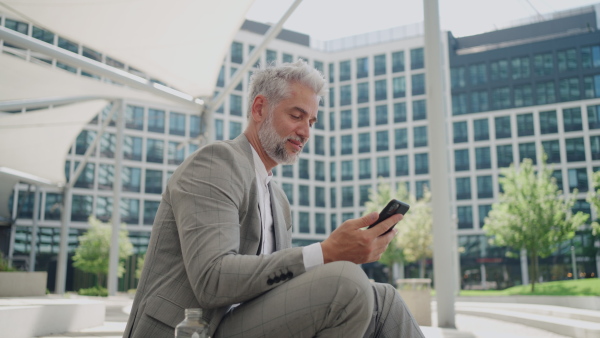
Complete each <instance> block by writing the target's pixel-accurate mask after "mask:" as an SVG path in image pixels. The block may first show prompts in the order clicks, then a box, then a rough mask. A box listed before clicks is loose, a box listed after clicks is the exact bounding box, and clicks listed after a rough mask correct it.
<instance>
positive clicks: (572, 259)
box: [571, 246, 577, 279]
mask: <svg viewBox="0 0 600 338" xmlns="http://www.w3.org/2000/svg"><path fill="white" fill-rule="evenodd" d="M571 266H572V268H573V279H577V263H576V262H575V247H574V246H571Z"/></svg>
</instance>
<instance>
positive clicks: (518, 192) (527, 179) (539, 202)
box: [483, 154, 588, 292]
mask: <svg viewBox="0 0 600 338" xmlns="http://www.w3.org/2000/svg"><path fill="white" fill-rule="evenodd" d="M542 157H543V159H542V161H541V163H540V165H539V168H538V171H537V172H536V170H535V168H534V166H533V163H532V161H531V159H528V158H527V159H524V160H523V162H522V163H521V165H520V166H519V168H518V169H517V168H515V166H514V164H511V165H510V167H509V168H503V169H501V170H500V173H501V177H500V179H499V182H500V184H501V185H502V189H503V190H504V192H503V193H501V194H500V196H499V198H498V202H497V203H494V204H493V205H492V210H491V211H490V213H489V214H488V217H486V219H485V224H484V227H483V229H484V231H485V232H486V235H488V236H492V240H491V242H492V243H493V244H494V245H498V246H507V247H508V249H509V255H511V256H513V257H516V256H517V255H518V251H520V250H521V249H526V250H527V254H528V255H529V259H530V260H529V261H530V264H531V265H532V268H531V269H530V272H531V273H530V274H531V277H532V278H531V280H532V283H531V292H533V291H534V290H535V281H536V280H537V278H538V274H539V265H538V257H541V258H545V257H548V256H549V255H550V254H552V253H553V252H554V251H555V250H556V249H557V247H558V245H560V243H561V242H563V241H566V240H569V239H571V238H573V236H574V235H575V230H577V228H579V227H580V226H581V225H582V224H584V223H585V221H586V220H587V218H588V215H587V214H584V213H582V212H577V214H575V215H573V214H572V212H571V208H572V207H573V205H574V203H575V196H576V194H577V191H574V192H573V194H572V195H570V196H567V195H565V196H561V195H562V191H561V190H559V189H558V186H557V185H556V180H555V179H554V178H553V177H552V169H551V168H547V167H546V155H545V154H544V155H543V156H542ZM510 250H514V251H510Z"/></svg>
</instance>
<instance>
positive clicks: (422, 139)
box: [413, 126, 427, 148]
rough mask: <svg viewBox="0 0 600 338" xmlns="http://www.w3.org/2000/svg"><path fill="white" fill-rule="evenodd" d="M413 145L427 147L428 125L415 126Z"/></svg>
mask: <svg viewBox="0 0 600 338" xmlns="http://www.w3.org/2000/svg"><path fill="white" fill-rule="evenodd" d="M413 137H414V140H413V147H415V148H417V147H427V126H420V127H414V128H413Z"/></svg>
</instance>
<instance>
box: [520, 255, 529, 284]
mask: <svg viewBox="0 0 600 338" xmlns="http://www.w3.org/2000/svg"><path fill="white" fill-rule="evenodd" d="M521 279H522V283H523V285H529V266H527V249H521Z"/></svg>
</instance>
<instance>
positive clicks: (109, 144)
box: [80, 133, 126, 158]
mask: <svg viewBox="0 0 600 338" xmlns="http://www.w3.org/2000/svg"><path fill="white" fill-rule="evenodd" d="M80 135H81V134H80ZM125 139H126V138H125ZM116 146H117V136H116V135H115V134H111V133H104V134H102V139H100V157H106V158H114V157H115V149H116ZM125 150H126V149H125Z"/></svg>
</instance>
